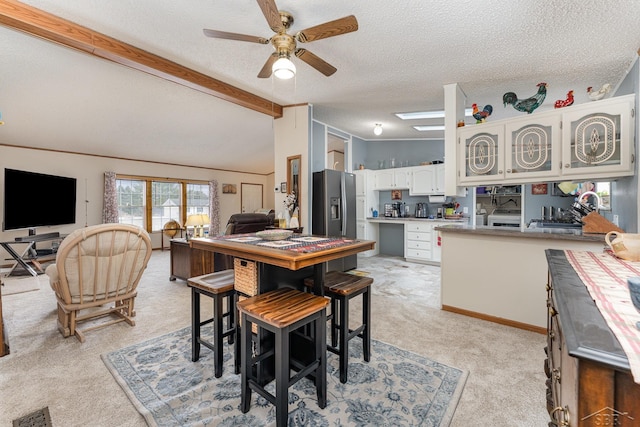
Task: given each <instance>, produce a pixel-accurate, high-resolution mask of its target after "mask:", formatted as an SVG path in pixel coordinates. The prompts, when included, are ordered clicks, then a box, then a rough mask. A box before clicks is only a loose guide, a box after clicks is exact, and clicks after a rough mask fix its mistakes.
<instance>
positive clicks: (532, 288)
mask: <svg viewBox="0 0 640 427" xmlns="http://www.w3.org/2000/svg"><path fill="white" fill-rule="evenodd" d="M435 230H436V231H437V232H439V233H440V236H441V241H442V247H441V250H442V255H441V256H442V259H441V261H440V266H441V293H442V297H441V300H442V309H443V310H446V311H451V312H455V313H460V314H464V315H468V316H472V317H477V318H480V319H484V320H488V321H492V322H497V323H501V324H505V325H509V326H514V327H518V328H522V329H526V330H530V331H535V332H540V333H545V331H546V326H547V318H546V312H547V308H546V297H547V294H546V289H545V287H546V283H547V262H546V258H545V250H546V249H572V250H578V251H593V252H602V250H603V249H604V247H605V243H604V234H596V235H583V234H582V232H581V231H579V230H578V231H575V230H564V229H533V230H530V229H525V230H521V229H520V228H511V227H481V226H477V227H473V226H455V225H444V226H438V227H436V228H435Z"/></svg>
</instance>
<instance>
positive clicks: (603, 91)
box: [587, 83, 611, 101]
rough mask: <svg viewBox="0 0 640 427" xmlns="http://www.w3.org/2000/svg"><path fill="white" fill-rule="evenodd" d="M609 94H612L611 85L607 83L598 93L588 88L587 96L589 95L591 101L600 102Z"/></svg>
mask: <svg viewBox="0 0 640 427" xmlns="http://www.w3.org/2000/svg"><path fill="white" fill-rule="evenodd" d="M609 92H611V85H610V84H609V83H605V84H604V85H602V87H601V88H600V89H599V90H597V91H593V88H592V87H591V86H589V87H588V88H587V94H588V95H589V99H591V100H592V101H598V100H600V99H602V98H604V96H605V95H606V94H608V93H609Z"/></svg>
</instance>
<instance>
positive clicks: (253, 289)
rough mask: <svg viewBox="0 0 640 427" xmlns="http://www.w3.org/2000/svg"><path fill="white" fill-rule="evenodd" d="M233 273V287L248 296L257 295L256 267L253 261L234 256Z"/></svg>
mask: <svg viewBox="0 0 640 427" xmlns="http://www.w3.org/2000/svg"><path fill="white" fill-rule="evenodd" d="M233 270H234V273H235V278H234V285H233V286H234V287H235V289H236V291H238V292H240V293H241V294H244V295H246V296H248V297H252V296H254V295H258V267H257V266H256V263H255V262H254V261H247V260H246V259H240V258H235V259H234V260H233Z"/></svg>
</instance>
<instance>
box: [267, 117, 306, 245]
mask: <svg viewBox="0 0 640 427" xmlns="http://www.w3.org/2000/svg"><path fill="white" fill-rule="evenodd" d="M309 123H310V107H309V106H308V105H298V106H293V107H286V108H284V109H283V116H282V118H279V119H277V120H275V122H274V135H275V149H274V154H275V156H274V158H275V159H276V164H275V165H274V169H275V177H274V179H275V182H276V183H280V182H286V181H287V157H291V156H297V155H300V156H302V157H301V162H300V168H301V170H300V193H301V194H300V197H301V206H300V218H299V220H300V226H302V227H305V229H304V231H305V232H306V233H310V232H311V224H310V223H309V209H310V208H311V200H310V199H309V195H310V188H309V187H310V176H311V175H310V164H309ZM284 197H285V194H284V193H275V210H276V214H277V213H279V212H282V211H283V210H284V206H283V205H282V202H283V201H284Z"/></svg>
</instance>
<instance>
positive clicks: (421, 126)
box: [413, 125, 444, 132]
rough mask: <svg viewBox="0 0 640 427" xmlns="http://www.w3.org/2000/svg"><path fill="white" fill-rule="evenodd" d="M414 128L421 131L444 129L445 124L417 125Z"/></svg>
mask: <svg viewBox="0 0 640 427" xmlns="http://www.w3.org/2000/svg"><path fill="white" fill-rule="evenodd" d="M413 128H414V129H415V130H418V131H420V132H425V131H429V130H444V125H428V126H427V125H416V126H413Z"/></svg>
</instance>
